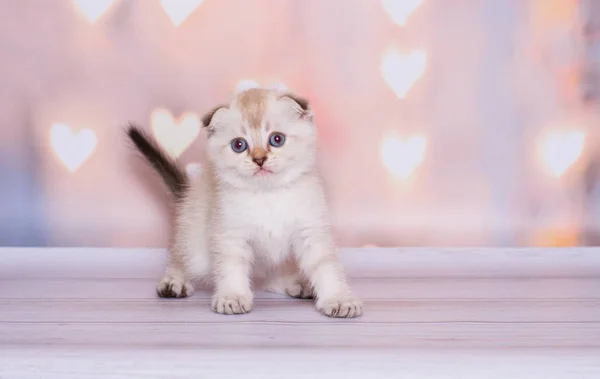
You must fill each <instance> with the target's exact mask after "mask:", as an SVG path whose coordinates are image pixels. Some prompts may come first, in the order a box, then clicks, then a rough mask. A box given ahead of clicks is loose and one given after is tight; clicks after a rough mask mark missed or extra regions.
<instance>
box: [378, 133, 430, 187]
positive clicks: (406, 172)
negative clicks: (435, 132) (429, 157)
mask: <svg viewBox="0 0 600 379" xmlns="http://www.w3.org/2000/svg"><path fill="white" fill-rule="evenodd" d="M426 148H427V138H425V136H424V135H422V134H413V135H411V136H407V137H400V136H398V135H396V134H394V133H392V134H390V135H388V136H387V137H385V138H384V139H383V141H382V143H381V160H382V162H383V165H384V166H385V168H386V169H387V170H388V172H389V173H390V174H392V175H393V176H394V177H396V178H398V179H401V180H406V179H408V178H409V177H410V176H411V175H412V174H413V172H414V171H415V169H416V168H417V167H418V166H419V165H420V164H421V162H423V159H424V158H425V151H426Z"/></svg>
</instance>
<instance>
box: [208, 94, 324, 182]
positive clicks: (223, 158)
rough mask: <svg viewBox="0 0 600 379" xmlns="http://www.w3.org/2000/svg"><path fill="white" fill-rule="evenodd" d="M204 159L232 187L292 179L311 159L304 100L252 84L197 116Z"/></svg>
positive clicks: (312, 134)
mask: <svg viewBox="0 0 600 379" xmlns="http://www.w3.org/2000/svg"><path fill="white" fill-rule="evenodd" d="M203 123H204V126H205V127H206V128H207V131H208V142H207V150H208V159H209V160H210V162H211V163H212V165H213V167H214V168H215V173H216V174H217V175H218V177H219V178H220V180H222V181H223V182H225V183H227V184H229V185H231V186H234V187H237V188H268V187H277V186H281V185H286V184H290V183H292V182H293V181H294V180H296V179H297V178H299V177H300V176H301V175H303V174H305V173H307V172H309V171H311V170H312V169H313V168H314V166H315V161H316V130H315V126H314V124H313V117H312V112H311V110H310V109H309V107H308V103H307V102H306V101H305V100H303V99H300V98H298V97H296V96H295V95H292V94H289V93H286V94H284V93H282V92H279V91H277V90H268V89H261V88H252V89H249V90H246V91H243V92H241V93H239V94H237V95H236V96H235V97H234V98H233V100H232V101H231V103H230V104H229V105H223V106H220V107H217V108H215V109H214V110H212V111H211V112H209V113H208V114H207V115H206V116H205V117H204V119H203Z"/></svg>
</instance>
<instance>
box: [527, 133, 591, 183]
mask: <svg viewBox="0 0 600 379" xmlns="http://www.w3.org/2000/svg"><path fill="white" fill-rule="evenodd" d="M584 145H585V133H584V132H583V131H580V130H569V131H549V132H546V133H544V134H542V135H541V136H540V137H539V139H538V145H537V148H538V154H539V158H540V160H541V161H542V164H543V165H544V169H545V170H546V172H547V173H548V174H550V175H552V176H554V177H557V178H558V177H560V176H562V175H563V174H564V173H565V172H566V171H567V170H568V169H569V167H571V166H572V165H573V164H574V163H575V162H576V161H577V160H578V159H579V157H580V156H581V154H582V153H583V148H584Z"/></svg>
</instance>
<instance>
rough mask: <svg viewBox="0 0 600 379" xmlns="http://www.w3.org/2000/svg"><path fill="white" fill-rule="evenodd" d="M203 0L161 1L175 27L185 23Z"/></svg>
mask: <svg viewBox="0 0 600 379" xmlns="http://www.w3.org/2000/svg"><path fill="white" fill-rule="evenodd" d="M202 1H203V0H160V5H162V7H163V9H164V11H165V13H166V14H167V16H169V19H171V22H172V23H173V25H174V26H175V27H178V26H180V25H181V24H183V22H184V21H185V20H186V19H187V18H188V17H189V16H190V15H191V14H192V13H194V11H195V10H196V8H198V7H199V6H200V4H202Z"/></svg>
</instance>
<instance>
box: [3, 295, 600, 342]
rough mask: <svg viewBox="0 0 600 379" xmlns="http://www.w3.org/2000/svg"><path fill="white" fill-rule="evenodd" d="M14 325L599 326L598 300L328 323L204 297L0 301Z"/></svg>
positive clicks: (302, 304)
mask: <svg viewBox="0 0 600 379" xmlns="http://www.w3.org/2000/svg"><path fill="white" fill-rule="evenodd" d="M42 310H43V312H42ZM12 323H23V324H24V323H44V324H47V323H55V324H64V323H107V324H114V323H130V324H135V323H164V324H170V323H188V324H203V325H205V326H206V328H207V332H208V333H211V331H210V327H211V326H212V325H214V324H224V325H229V324H239V325H248V327H249V328H253V326H252V324H260V325H262V324H281V325H286V324H288V323H306V324H312V325H323V326H326V325H336V324H340V323H341V324H347V325H349V326H351V327H352V328H354V330H357V329H368V327H369V324H386V325H389V327H390V328H394V327H404V326H402V325H400V324H407V323H408V324H410V323H421V324H426V323H505V324H509V323H519V324H521V323H533V324H536V323H538V324H539V323H582V324H586V323H591V324H593V323H598V324H600V300H593V301H584V300H570V301H567V300H562V301H557V300H541V301H540V300H529V299H527V300H520V301H516V300H473V299H470V300H427V301H419V300H411V301H401V300H371V301H367V302H365V314H364V316H363V317H361V318H359V319H355V320H343V319H341V320H340V319H333V320H332V319H328V318H326V317H324V316H322V315H321V314H319V313H318V312H317V311H316V309H315V307H314V304H313V302H312V301H310V300H286V299H282V300H277V299H258V300H257V301H256V302H255V307H254V309H253V311H252V312H250V313H248V314H245V315H239V316H224V315H219V314H216V313H214V312H212V311H211V310H210V299H208V298H203V299H200V298H198V299H194V300H191V301H190V300H155V301H152V300H145V301H144V300H137V301H135V300H103V301H86V300H64V301H48V300H41V301H40V300H3V301H1V302H0V325H7V326H8V327H9V326H10V325H11V324H12ZM395 324H398V325H395ZM198 327H200V328H201V327H203V326H202V325H199V326H198ZM0 334H1V333H0ZM598 337H599V338H600V336H598ZM1 340H2V337H0V341H1ZM599 343H600V341H599Z"/></svg>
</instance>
